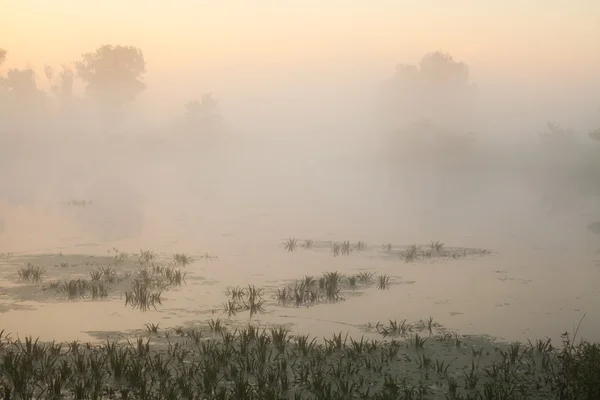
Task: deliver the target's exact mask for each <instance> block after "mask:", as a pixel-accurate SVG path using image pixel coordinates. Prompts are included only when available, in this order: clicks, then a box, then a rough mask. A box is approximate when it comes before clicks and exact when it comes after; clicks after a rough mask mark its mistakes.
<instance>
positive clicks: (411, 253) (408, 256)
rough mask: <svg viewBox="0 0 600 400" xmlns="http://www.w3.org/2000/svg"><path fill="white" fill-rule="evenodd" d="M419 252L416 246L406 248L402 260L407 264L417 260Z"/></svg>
mask: <svg viewBox="0 0 600 400" xmlns="http://www.w3.org/2000/svg"><path fill="white" fill-rule="evenodd" d="M419 250H420V247H419V246H418V245H416V244H413V245H410V246H408V248H407V249H406V250H404V260H405V261H406V262H407V263H409V262H412V261H416V260H418V259H419Z"/></svg>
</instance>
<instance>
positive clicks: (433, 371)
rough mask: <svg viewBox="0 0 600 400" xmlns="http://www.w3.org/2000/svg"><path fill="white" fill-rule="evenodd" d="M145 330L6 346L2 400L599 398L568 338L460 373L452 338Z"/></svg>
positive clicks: (477, 357)
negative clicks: (440, 349) (129, 337)
mask: <svg viewBox="0 0 600 400" xmlns="http://www.w3.org/2000/svg"><path fill="white" fill-rule="evenodd" d="M427 325H428V324H427V323H426V322H424V323H423V326H427ZM147 328H148V331H149V336H147V337H138V338H137V339H136V340H133V341H132V342H130V341H127V342H125V343H117V342H109V341H107V342H105V343H104V344H100V345H96V344H90V343H86V344H82V343H79V342H71V343H64V344H57V343H54V342H53V343H40V342H38V341H37V340H34V339H32V338H31V337H28V338H25V340H24V341H22V340H20V339H16V340H12V339H10V338H9V337H3V338H2V339H1V340H0V398H3V399H33V398H36V399H38V398H40V399H60V398H70V399H352V398H362V399H438V398H440V399H454V400H459V399H473V400H475V399H482V400H495V399H506V400H509V399H598V398H600V346H599V345H598V344H597V343H588V342H581V343H580V344H578V345H574V344H573V343H572V341H571V339H570V338H569V336H568V335H565V336H564V343H563V346H562V347H561V349H560V350H557V349H555V348H553V346H552V345H551V343H550V341H541V340H539V341H537V342H536V343H530V344H529V345H521V344H512V345H510V346H508V345H506V346H504V347H497V348H495V349H493V350H491V351H484V349H475V348H471V347H468V346H466V345H464V344H463V345H462V346H463V347H462V349H461V351H462V352H463V354H466V352H467V351H468V353H469V357H472V361H471V364H470V365H468V366H466V367H465V366H463V368H460V367H459V368H456V367H455V366H453V365H452V364H453V359H452V358H448V357H446V358H444V357H441V356H442V354H438V356H440V358H437V357H436V354H432V353H431V352H429V351H428V344H427V343H428V342H427V341H428V340H429V341H439V342H444V343H447V345H448V346H449V347H448V348H456V349H458V348H461V344H460V340H459V339H458V337H456V338H454V339H452V335H449V336H448V335H440V336H431V335H430V336H426V337H419V335H418V334H417V335H414V336H410V337H409V338H408V339H407V340H402V339H401V337H400V336H398V338H399V339H398V340H396V339H395V338H391V339H390V338H389V337H388V339H386V340H366V339H364V338H361V339H360V340H354V339H351V338H348V337H347V336H344V335H343V334H341V333H340V334H336V335H334V336H333V337H332V338H330V339H325V340H324V341H323V342H322V343H321V342H317V340H316V338H310V337H309V336H292V335H291V334H290V331H289V330H288V329H287V328H285V327H272V328H264V329H260V328H257V327H254V326H248V327H247V328H244V329H236V330H234V331H231V330H228V329H226V328H225V327H224V326H223V325H222V324H221V322H220V320H217V321H211V323H209V328H208V329H206V330H204V331H201V330H198V329H188V330H185V329H183V328H177V329H175V330H173V331H164V332H161V331H160V328H159V326H158V324H156V325H148V326H147ZM429 331H430V332H431V327H430V326H429ZM161 333H162V336H161ZM388 333H389V331H388ZM150 341H153V344H150Z"/></svg>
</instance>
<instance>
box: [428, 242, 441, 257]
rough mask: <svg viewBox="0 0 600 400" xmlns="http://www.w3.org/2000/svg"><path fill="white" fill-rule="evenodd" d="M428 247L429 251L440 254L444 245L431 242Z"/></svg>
mask: <svg viewBox="0 0 600 400" xmlns="http://www.w3.org/2000/svg"><path fill="white" fill-rule="evenodd" d="M429 246H430V247H431V251H432V252H433V253H435V254H442V252H443V251H444V243H443V242H440V241H439V240H438V241H436V242H434V241H433V240H432V241H431V242H430V243H429Z"/></svg>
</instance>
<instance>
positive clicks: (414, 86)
mask: <svg viewBox="0 0 600 400" xmlns="http://www.w3.org/2000/svg"><path fill="white" fill-rule="evenodd" d="M388 89H389V92H388V93H389V94H390V98H389V101H390V103H391V104H390V105H389V107H390V109H391V110H392V112H393V114H394V116H395V118H394V119H396V118H398V117H399V119H400V121H397V120H396V122H397V123H402V124H404V125H408V126H411V127H413V128H414V126H415V125H414V124H415V123H417V122H422V121H429V122H430V123H432V124H433V125H453V126H456V128H457V129H462V127H461V125H463V123H464V122H465V121H467V122H468V120H469V117H470V113H471V107H472V102H473V99H474V93H475V86H474V85H472V84H471V83H470V82H469V68H468V66H467V65H466V64H465V63H463V62H459V61H456V60H454V58H453V57H452V56H451V55H450V54H448V53H444V52H440V51H436V52H432V53H428V54H425V56H423V58H422V59H421V61H420V62H419V64H418V65H407V64H399V65H398V66H397V67H396V71H395V73H394V75H393V76H392V78H391V80H390V81H389V84H388ZM421 125H422V124H421Z"/></svg>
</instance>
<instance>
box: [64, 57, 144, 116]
mask: <svg viewBox="0 0 600 400" xmlns="http://www.w3.org/2000/svg"><path fill="white" fill-rule="evenodd" d="M75 67H76V70H77V74H78V76H79V77H80V78H81V79H82V80H83V81H84V82H85V84H86V92H87V94H88V96H89V97H90V98H92V99H93V100H94V101H95V102H96V103H97V105H98V106H99V107H100V109H101V110H102V111H103V112H106V113H107V116H112V117H113V118H118V117H120V115H121V112H122V107H123V105H124V104H125V103H127V102H129V101H131V100H133V99H135V97H136V96H137V95H139V94H140V93H141V92H143V91H144V89H146V84H145V83H144V82H143V80H142V76H143V75H144V73H145V72H146V62H145V60H144V54H143V53H142V51H141V50H140V49H139V48H137V47H134V46H111V45H104V46H102V47H100V48H98V49H97V50H96V51H95V52H93V53H86V54H83V55H82V60H81V61H80V62H77V63H76V64H75Z"/></svg>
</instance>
